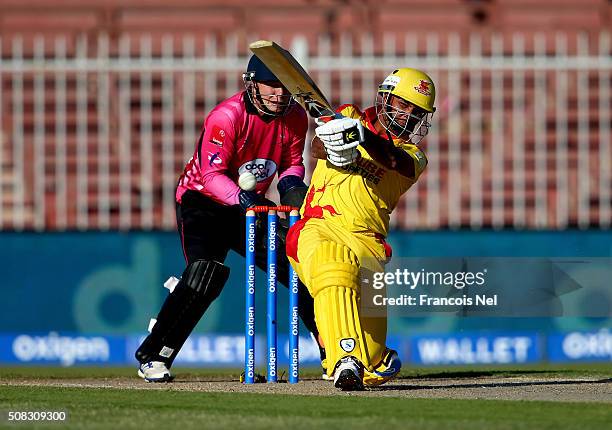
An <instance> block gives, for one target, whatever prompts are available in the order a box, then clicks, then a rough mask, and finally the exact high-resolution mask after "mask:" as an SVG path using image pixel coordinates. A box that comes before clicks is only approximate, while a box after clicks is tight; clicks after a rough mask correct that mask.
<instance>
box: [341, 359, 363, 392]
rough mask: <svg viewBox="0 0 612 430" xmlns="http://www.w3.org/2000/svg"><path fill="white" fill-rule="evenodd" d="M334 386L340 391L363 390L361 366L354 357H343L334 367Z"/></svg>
mask: <svg viewBox="0 0 612 430" xmlns="http://www.w3.org/2000/svg"><path fill="white" fill-rule="evenodd" d="M334 387H336V388H339V389H340V390H342V391H362V390H363V366H362V365H361V363H360V362H359V360H357V359H356V358H355V357H351V356H347V357H343V358H341V359H340V361H338V364H336V368H335V369H334Z"/></svg>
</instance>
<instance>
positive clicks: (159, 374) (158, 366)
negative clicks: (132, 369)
mask: <svg viewBox="0 0 612 430" xmlns="http://www.w3.org/2000/svg"><path fill="white" fill-rule="evenodd" d="M138 376H140V377H141V378H142V379H144V380H145V381H147V382H170V381H172V380H173V379H174V376H173V375H172V374H171V373H170V370H169V369H168V368H167V367H166V364H165V363H164V362H162V361H149V362H147V363H141V364H140V367H139V368H138Z"/></svg>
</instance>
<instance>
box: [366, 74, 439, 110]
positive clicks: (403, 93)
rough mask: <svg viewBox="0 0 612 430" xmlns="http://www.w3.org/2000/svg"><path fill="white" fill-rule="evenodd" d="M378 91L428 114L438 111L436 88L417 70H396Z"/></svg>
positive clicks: (429, 79) (427, 77) (426, 76)
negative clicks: (435, 105) (391, 95)
mask: <svg viewBox="0 0 612 430" xmlns="http://www.w3.org/2000/svg"><path fill="white" fill-rule="evenodd" d="M378 91H379V92H383V93H391V94H393V95H394V96H398V97H401V98H403V99H404V100H406V101H409V102H410V103H414V104H415V105H417V106H418V107H420V108H422V109H425V110H426V111H427V112H435V110H436V108H435V107H434V101H435V100H436V87H435V85H434V83H433V81H432V80H431V78H430V77H429V76H428V75H427V74H426V73H424V72H421V71H420V70H417V69H409V68H403V69H395V70H394V71H393V73H391V74H390V75H389V76H387V77H386V78H385V80H384V81H383V83H382V84H380V86H379V87H378Z"/></svg>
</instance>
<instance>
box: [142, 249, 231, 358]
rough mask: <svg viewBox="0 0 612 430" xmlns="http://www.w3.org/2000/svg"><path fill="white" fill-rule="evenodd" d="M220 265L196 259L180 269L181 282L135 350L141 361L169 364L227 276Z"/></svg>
mask: <svg viewBox="0 0 612 430" xmlns="http://www.w3.org/2000/svg"><path fill="white" fill-rule="evenodd" d="M229 272H230V271H229V268H228V267H226V266H225V265H223V264H222V263H219V262H216V261H209V260H196V261H194V262H192V263H190V264H189V265H188V266H187V267H186V268H185V270H184V272H183V275H182V276H181V280H180V281H179V283H178V285H177V286H176V288H175V289H174V291H173V292H172V293H170V294H169V295H168V297H166V300H165V301H164V303H163V305H162V307H161V309H160V311H159V314H158V315H157V321H156V322H155V325H154V326H153V327H152V328H151V333H150V334H149V336H147V338H146V339H145V341H144V342H143V343H142V345H140V347H139V348H138V350H137V351H136V359H137V360H138V361H139V362H141V363H144V362H147V361H162V362H164V363H166V364H167V365H168V366H170V365H171V364H172V362H173V361H174V359H175V358H176V355H177V354H178V352H179V350H180V348H181V347H182V346H183V344H184V343H185V341H186V340H187V338H188V337H189V334H191V332H192V330H193V329H194V327H195V326H196V325H197V323H198V321H199V320H200V318H202V315H204V312H206V309H208V307H209V306H210V305H211V303H212V302H213V301H214V300H215V299H216V298H217V297H218V296H219V294H220V293H221V291H222V290H223V286H224V285H225V283H226V282H227V279H228V277H229Z"/></svg>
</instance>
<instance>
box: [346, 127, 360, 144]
mask: <svg viewBox="0 0 612 430" xmlns="http://www.w3.org/2000/svg"><path fill="white" fill-rule="evenodd" d="M342 140H344V142H346V143H351V142H355V141H359V133H357V130H355V129H351V130H346V131H345V132H344V136H342Z"/></svg>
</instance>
